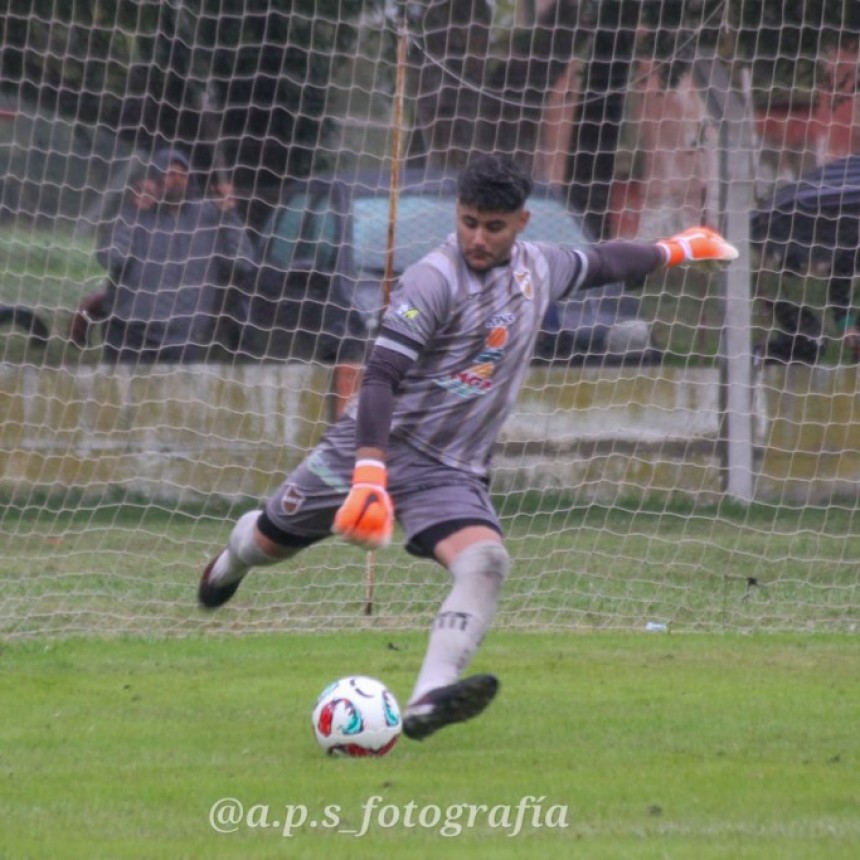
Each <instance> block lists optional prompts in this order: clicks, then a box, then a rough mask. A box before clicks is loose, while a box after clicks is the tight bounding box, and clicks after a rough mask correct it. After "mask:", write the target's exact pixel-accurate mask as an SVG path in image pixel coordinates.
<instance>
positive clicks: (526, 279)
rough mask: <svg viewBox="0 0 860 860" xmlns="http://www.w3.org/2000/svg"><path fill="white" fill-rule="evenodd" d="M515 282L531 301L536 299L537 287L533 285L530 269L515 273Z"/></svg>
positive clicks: (519, 270)
mask: <svg viewBox="0 0 860 860" xmlns="http://www.w3.org/2000/svg"><path fill="white" fill-rule="evenodd" d="M514 280H515V281H516V282H517V286H518V287H519V288H520V292H521V293H522V294H523V295H524V296H525V297H526V298H527V299H529V301H531V299H533V298H534V297H535V287H534V284H533V283H532V276H531V273H530V272H529V270H528V269H518V270H517V271H515V272H514Z"/></svg>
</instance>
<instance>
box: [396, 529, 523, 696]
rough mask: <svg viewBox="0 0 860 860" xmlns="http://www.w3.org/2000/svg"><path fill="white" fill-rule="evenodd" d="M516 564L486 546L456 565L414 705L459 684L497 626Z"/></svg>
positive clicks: (499, 548)
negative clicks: (504, 590)
mask: <svg viewBox="0 0 860 860" xmlns="http://www.w3.org/2000/svg"><path fill="white" fill-rule="evenodd" d="M509 567H510V559H509V557H508V553H507V551H506V550H505V548H504V546H503V545H502V544H501V543H499V542H498V541H482V542H481V543H476V544H473V545H472V546H470V547H468V548H467V549H465V550H463V552H461V553H460V554H459V555H458V556H457V557H456V558H455V559H454V561H453V562H452V563H451V566H450V571H451V576H452V577H453V580H454V584H453V587H452V588H451V591H450V593H449V594H448V597H447V598H446V599H445V602H444V603H443V604H442V607H441V609H440V610H439V613H438V615H437V616H436V620H435V621H434V622H433V627H432V628H431V630H430V641H429V643H428V645H427V653H426V654H425V656H424V663H423V665H422V666H421V671H420V672H419V674H418V680H417V681H416V683H415V689H414V690H413V692H412V696H411V697H410V699H409V701H410V702H414V701H416V699H420V698H421V696H423V695H424V694H425V693H427V692H429V691H430V690H435V689H436V688H437V687H444V686H446V685H448V684H452V683H453V682H454V681H456V680H457V679H458V678H459V677H460V674H461V673H462V672H463V671H464V670H465V669H466V667H467V666H468V665H469V663H470V662H471V661H472V657H474V655H475V652H476V651H477V650H478V648H479V647H480V645H481V642H482V641H483V639H484V635H485V634H486V632H487V629H488V628H489V626H490V622H491V621H492V620H493V616H494V615H495V612H496V605H497V603H498V599H499V592H500V590H501V587H502V583H503V582H504V579H505V577H506V576H507V573H508V569H509Z"/></svg>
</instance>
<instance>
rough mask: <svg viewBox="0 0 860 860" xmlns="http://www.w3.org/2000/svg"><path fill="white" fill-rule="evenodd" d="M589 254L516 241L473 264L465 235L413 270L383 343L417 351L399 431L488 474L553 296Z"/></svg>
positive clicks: (398, 407)
mask: <svg viewBox="0 0 860 860" xmlns="http://www.w3.org/2000/svg"><path fill="white" fill-rule="evenodd" d="M587 267H588V262H587V258H586V256H585V255H584V254H583V253H582V252H581V251H578V250H576V249H574V248H566V247H559V246H556V245H544V244H540V243H532V242H517V243H516V244H515V245H514V248H513V253H512V256H511V261H510V263H508V264H507V265H505V266H500V267H497V268H494V269H491V270H490V271H488V272H484V273H476V272H473V271H472V270H471V269H470V268H469V267H468V266H467V265H466V263H465V261H464V259H463V256H462V254H461V253H460V251H459V248H458V246H457V241H456V237H455V236H454V235H452V236H451V237H449V239H448V241H447V242H446V243H445V244H444V245H442V246H441V247H440V248H438V249H437V250H436V251H434V252H432V253H430V254H428V255H427V256H426V257H424V258H423V259H422V260H421V261H420V262H418V263H416V264H415V265H414V266H411V267H410V268H409V269H407V270H406V272H404V274H403V276H402V277H401V279H400V281H399V283H398V285H397V287H396V289H395V290H394V292H393V294H392V296H391V301H390V303H389V307H388V310H387V311H386V313H385V315H384V318H383V321H382V330H381V333H380V335H379V337H378V339H377V345H379V346H381V347H385V348H387V349H391V350H395V351H396V352H400V353H402V354H404V355H407V356H409V357H411V358H414V359H415V364H414V365H413V366H412V368H411V369H410V371H409V372H408V374H407V375H406V377H405V379H404V380H403V382H402V384H401V386H400V388H399V390H398V392H397V394H396V403H395V407H394V415H393V418H392V422H391V435H392V437H394V438H400V439H402V440H404V441H406V442H407V443H408V444H410V445H412V446H413V447H415V448H417V449H419V450H421V451H424V452H425V453H427V454H428V455H430V456H431V457H433V458H435V459H437V460H438V461H440V462H442V463H445V464H447V465H449V466H453V467H456V468H460V469H464V470H466V471H469V472H471V473H473V474H477V475H484V474H486V471H487V468H488V465H489V459H490V452H491V449H492V446H493V444H494V442H495V440H496V437H497V436H498V434H499V431H500V430H501V428H502V424H503V423H504V421H505V419H506V418H507V416H508V413H509V412H510V411H511V408H512V407H513V405H514V402H515V401H516V398H517V394H518V393H519V390H520V386H521V385H522V382H523V377H524V375H525V373H526V370H527V369H528V366H529V362H530V359H531V356H532V351H533V349H534V344H535V339H536V338H537V335H538V332H539V331H540V327H541V323H542V321H543V317H544V314H545V313H546V310H547V307H548V305H549V304H550V303H551V302H553V301H556V300H558V299H560V298H562V297H563V296H564V295H565V294H567V293H568V292H570V291H571V290H574V289H576V288H577V287H579V286H580V285H581V284H582V282H583V279H584V278H585V275H586V273H587Z"/></svg>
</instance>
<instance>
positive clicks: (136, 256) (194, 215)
mask: <svg viewBox="0 0 860 860" xmlns="http://www.w3.org/2000/svg"><path fill="white" fill-rule="evenodd" d="M97 258H98V260H99V262H100V263H101V265H103V266H104V267H105V268H106V269H107V271H108V273H109V275H110V281H111V285H112V287H111V290H110V293H111V295H110V301H111V307H110V313H111V316H112V317H113V318H114V319H116V320H121V321H123V322H126V323H147V324H148V326H147V344H146V345H147V346H148V347H153V348H159V347H166V346H182V345H186V344H201V345H205V344H207V343H210V342H211V339H212V333H213V331H214V328H215V324H216V322H217V318H218V315H219V314H220V313H221V310H222V307H223V303H224V296H225V288H226V287H227V286H228V285H229V284H231V283H232V284H241V283H243V282H245V281H247V280H249V279H250V276H251V275H252V274H253V272H254V271H256V265H257V264H256V253H255V250H254V247H253V245H252V243H251V241H250V239H249V238H248V236H247V233H246V232H245V229H244V227H243V225H242V224H241V222H240V221H239V219H238V218H237V217H236V216H235V215H233V214H229V213H224V212H222V211H221V210H220V209H219V208H218V207H217V206H216V205H215V204H214V203H213V202H211V201H208V200H187V201H185V202H184V203H183V204H182V205H181V207H180V208H179V210H178V212H177V213H176V214H174V213H173V212H172V211H171V210H170V209H168V208H167V207H164V206H158V207H155V208H153V209H150V210H144V211H141V210H139V209H138V208H137V207H135V206H132V205H128V206H126V207H123V209H122V210H121V211H120V213H119V215H118V217H117V219H116V222H115V223H114V225H113V227H112V229H111V230H110V231H108V232H107V233H106V235H105V236H104V237H103V239H102V241H101V242H100V243H99V247H98V249H97Z"/></svg>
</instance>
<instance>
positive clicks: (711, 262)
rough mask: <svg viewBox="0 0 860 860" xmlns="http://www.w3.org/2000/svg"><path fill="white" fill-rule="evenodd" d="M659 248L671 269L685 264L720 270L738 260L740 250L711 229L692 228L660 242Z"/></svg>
mask: <svg viewBox="0 0 860 860" xmlns="http://www.w3.org/2000/svg"><path fill="white" fill-rule="evenodd" d="M657 247H658V248H659V249H660V250H661V251H662V252H663V256H664V258H665V265H666V266H667V267H669V268H671V267H673V266H681V265H684V264H687V265H698V266H703V267H706V268H719V267H720V266H724V265H725V264H726V263H730V262H731V261H732V260H737V258H738V249H737V248H736V247H735V246H734V245H732V243H731V242H728V241H726V240H725V239H724V238H723V237H722V236H721V235H720V234H719V233H717V231H716V230H712V229H711V228H710V227H690V228H689V229H687V230H684V231H683V232H682V233H676V234H675V235H674V236H670V237H669V238H668V239H662V240H660V241H659V242H657Z"/></svg>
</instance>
